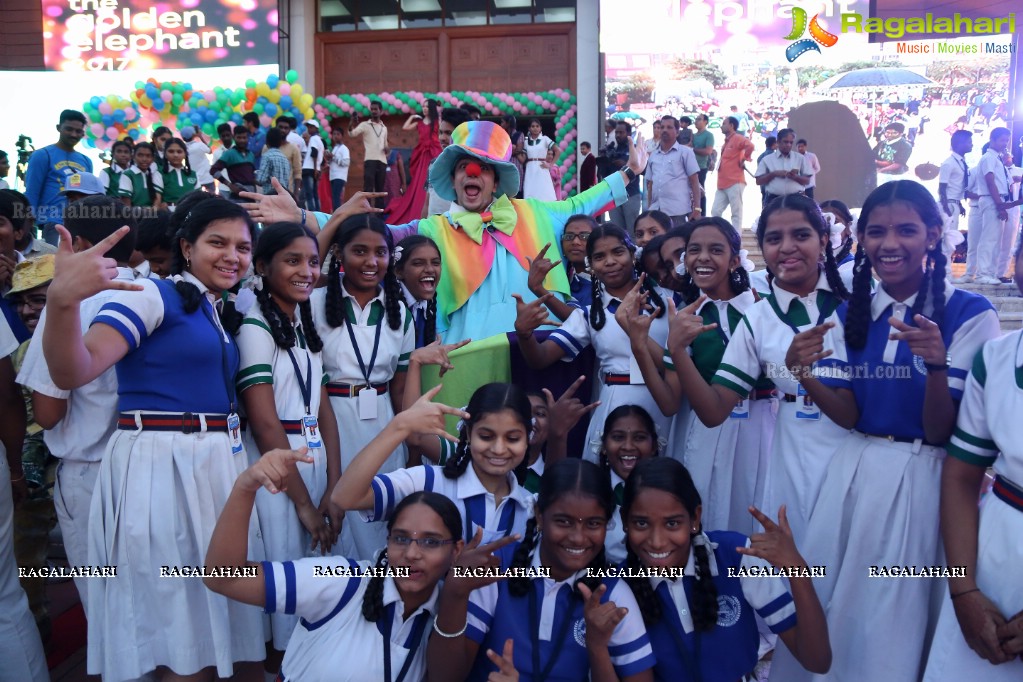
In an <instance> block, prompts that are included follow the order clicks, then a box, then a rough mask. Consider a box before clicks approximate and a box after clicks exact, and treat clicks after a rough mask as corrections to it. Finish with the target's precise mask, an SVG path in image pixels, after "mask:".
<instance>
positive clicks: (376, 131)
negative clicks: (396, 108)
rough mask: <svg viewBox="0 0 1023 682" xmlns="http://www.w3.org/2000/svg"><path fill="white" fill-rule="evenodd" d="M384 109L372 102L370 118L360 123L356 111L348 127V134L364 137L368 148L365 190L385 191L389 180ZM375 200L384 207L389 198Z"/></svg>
mask: <svg viewBox="0 0 1023 682" xmlns="http://www.w3.org/2000/svg"><path fill="white" fill-rule="evenodd" d="M383 111H384V107H383V105H382V104H380V102H370V103H369V116H370V119H369V120H368V121H362V122H361V123H359V114H358V113H356V114H354V115H353V116H352V122H351V124H350V125H349V128H348V136H349V137H358V138H362V145H363V148H364V149H365V150H366V151H365V157H364V158H365V160H364V161H363V164H362V189H363V191H364V192H383V191H384V185H385V183H386V180H387V155H386V154H385V153H384V149H386V148H387V125H386V124H385V123H384V122H383V121H381V120H380V115H381V114H382V113H383ZM374 201H375V203H376V207H377V208H384V207H385V205H386V202H387V198H386V197H377V198H376V199H375V200H374Z"/></svg>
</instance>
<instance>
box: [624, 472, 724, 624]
mask: <svg viewBox="0 0 1023 682" xmlns="http://www.w3.org/2000/svg"><path fill="white" fill-rule="evenodd" d="M644 488H653V489H655V490H662V491H664V492H666V493H669V494H671V495H672V496H674V497H675V498H676V499H677V500H678V501H679V502H681V503H682V506H683V507H684V508H685V510H686V512H687V513H688V514H689V518H690V519H691V520H693V521H695V518H696V512H697V510H698V509H699V508H700V505H701V500H700V493H699V491H697V490H696V485H695V484H694V483H693V478H692V476H690V475H689V471H687V470H686V468H685V467H684V466H682V464H681V463H680V462H679V461H678V460H675V459H672V458H671V457H653V458H651V459H646V460H643V461H642V462H639V463H638V464H637V465H636V468H635V469H633V470H632V475H631V476H629V480H628V481H626V482H625V496H624V499H623V500H622V521H623V522H624V523H625V525H626V529H628V525H629V516H630V514H631V512H632V505H633V504H635V502H636V498H637V497H638V496H639V495H640V493H641V492H642V491H643V489H644ZM695 536H696V534H695V533H693V534H692V535H691V536H690V537H691V538H695ZM625 544H626V546H627V547H628V555H627V558H626V565H627V566H630V567H632V568H639V567H640V566H641V563H640V560H639V556H638V555H637V554H636V552H635V551H634V549H633V547H632V546H631V544H630V542H629V534H628V532H626V535H625ZM690 551H692V553H693V557H694V558H695V559H696V583H695V585H694V589H693V594H692V599H691V601H690V604H691V607H692V611H693V625H694V626H695V627H696V629H697V630H698V631H700V632H707V631H709V630H711V629H713V628H714V626H715V625H716V624H717V620H718V590H717V586H716V585H715V584H714V579H713V577H712V576H711V574H710V550H709V549H708V548H707V545H705V544H702V543H700V544H697V543H695V542H692V543H691V544H690ZM625 581H626V582H627V583H628V584H629V587H631V588H632V593H633V594H634V595H635V596H636V601H637V602H638V603H639V607H640V611H641V612H642V614H643V620H644V621H645V622H646V623H647V625H652V624H654V623H656V622H657V621H658V620H660V618H661V616H662V615H663V611H662V608H661V603H660V599H658V597H657V595H656V594H655V593H654V590H653V587H652V586H651V585H650V580H649V578H643V577H638V576H637V577H631V578H625Z"/></svg>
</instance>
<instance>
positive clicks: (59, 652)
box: [46, 604, 88, 670]
mask: <svg viewBox="0 0 1023 682" xmlns="http://www.w3.org/2000/svg"><path fill="white" fill-rule="evenodd" d="M87 629H88V628H87V625H86V622H85V611H84V610H83V609H82V605H81V604H75V605H74V606H72V607H71V608H69V609H68V610H67V611H65V612H64V613H62V614H60V615H59V616H57V617H56V618H54V619H53V636H52V637H51V638H50V653H49V655H47V657H46V664H47V666H48V667H49V668H50V670H53V669H54V668H56V667H57V666H58V665H60V664H61V663H63V662H64V661H65V660H67V658H68V657H70V656H71V654H73V653H75V652H76V651H78V650H79V649H81V648H82V647H84V646H85V635H86V632H87Z"/></svg>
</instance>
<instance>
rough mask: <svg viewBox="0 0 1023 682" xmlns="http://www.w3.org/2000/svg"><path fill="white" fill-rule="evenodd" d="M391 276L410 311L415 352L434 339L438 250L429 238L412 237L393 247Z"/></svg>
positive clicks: (438, 268)
mask: <svg viewBox="0 0 1023 682" xmlns="http://www.w3.org/2000/svg"><path fill="white" fill-rule="evenodd" d="M394 274H395V275H396V276H397V277H398V281H399V282H401V289H402V293H403V294H404V299H405V305H407V306H408V308H409V310H411V311H412V319H413V321H414V324H415V328H416V348H422V347H423V346H428V345H430V344H431V343H433V341H434V339H436V338H437V283H438V281H439V280H440V249H438V248H437V244H436V243H435V242H434V241H433V240H432V239H430V238H429V237H424V236H422V235H418V234H413V235H409V236H408V237H405V238H404V239H402V240H401V241H400V242H398V245H397V246H396V247H395V266H394Z"/></svg>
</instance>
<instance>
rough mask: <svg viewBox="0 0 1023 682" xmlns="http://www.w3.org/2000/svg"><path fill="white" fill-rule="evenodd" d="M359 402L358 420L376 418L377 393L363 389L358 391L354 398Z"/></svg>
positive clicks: (370, 389)
mask: <svg viewBox="0 0 1023 682" xmlns="http://www.w3.org/2000/svg"><path fill="white" fill-rule="evenodd" d="M356 400H358V401H359V419H376V418H377V392H376V390H374V389H373V388H365V389H363V390H361V391H359V395H358V397H357V398H356Z"/></svg>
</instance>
